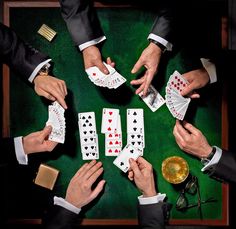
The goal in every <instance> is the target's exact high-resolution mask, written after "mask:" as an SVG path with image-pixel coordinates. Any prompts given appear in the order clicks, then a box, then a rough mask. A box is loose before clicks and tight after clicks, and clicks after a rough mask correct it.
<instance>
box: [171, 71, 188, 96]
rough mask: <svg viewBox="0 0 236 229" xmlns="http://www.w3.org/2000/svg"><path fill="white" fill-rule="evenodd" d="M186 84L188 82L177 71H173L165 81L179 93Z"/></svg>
mask: <svg viewBox="0 0 236 229" xmlns="http://www.w3.org/2000/svg"><path fill="white" fill-rule="evenodd" d="M188 84H189V82H188V81H187V80H186V79H184V77H182V75H181V74H180V73H179V72H178V71H174V73H173V74H172V75H171V76H170V78H169V80H168V83H167V85H168V87H170V88H174V89H175V90H177V91H178V92H179V93H180V92H182V90H183V88H184V87H186V86H187V85H188Z"/></svg>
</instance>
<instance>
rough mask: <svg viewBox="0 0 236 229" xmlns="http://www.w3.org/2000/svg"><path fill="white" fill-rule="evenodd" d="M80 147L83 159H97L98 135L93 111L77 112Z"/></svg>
mask: <svg viewBox="0 0 236 229" xmlns="http://www.w3.org/2000/svg"><path fill="white" fill-rule="evenodd" d="M78 120H79V121H78V125H79V133H80V147H81V153H82V158H83V160H93V159H99V147H98V135H97V129H96V119H95V113H94V112H82V113H79V114H78Z"/></svg>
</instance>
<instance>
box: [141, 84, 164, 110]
mask: <svg viewBox="0 0 236 229" xmlns="http://www.w3.org/2000/svg"><path fill="white" fill-rule="evenodd" d="M139 96H140V97H141V98H142V100H143V101H144V102H145V103H146V104H147V106H148V107H149V108H150V109H151V110H152V111H153V112H155V111H156V110H157V109H159V108H160V107H161V106H162V105H163V104H165V100H164V99H163V97H162V96H161V94H160V93H159V92H158V91H157V90H156V89H155V88H154V87H153V86H152V85H150V87H149V88H148V92H147V95H146V96H145V97H144V96H143V91H142V92H140V93H139Z"/></svg>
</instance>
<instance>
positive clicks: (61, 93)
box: [48, 86, 67, 109]
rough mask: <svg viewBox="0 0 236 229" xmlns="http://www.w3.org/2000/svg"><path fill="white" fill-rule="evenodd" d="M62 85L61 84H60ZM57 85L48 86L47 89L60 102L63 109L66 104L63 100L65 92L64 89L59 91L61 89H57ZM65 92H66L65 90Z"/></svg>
mask: <svg viewBox="0 0 236 229" xmlns="http://www.w3.org/2000/svg"><path fill="white" fill-rule="evenodd" d="M62 87H63V86H62ZM58 88H59V87H55V86H54V87H51V88H49V90H48V91H50V93H51V95H52V96H53V97H54V98H56V100H57V101H58V102H59V103H60V104H61V106H62V107H63V108H65V109H67V105H66V102H65V95H66V94H65V93H64V89H63V90H62V91H61V90H58ZM66 93H67V92H66Z"/></svg>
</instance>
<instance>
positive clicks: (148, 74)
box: [143, 70, 155, 96]
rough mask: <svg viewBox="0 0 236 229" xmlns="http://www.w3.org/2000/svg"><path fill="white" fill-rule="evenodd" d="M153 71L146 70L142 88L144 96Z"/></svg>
mask: <svg viewBox="0 0 236 229" xmlns="http://www.w3.org/2000/svg"><path fill="white" fill-rule="evenodd" d="M154 74H155V72H153V73H152V72H151V71H150V70H147V71H146V75H147V76H146V77H145V84H144V89H143V95H144V96H146V94H147V91H148V88H149V86H150V84H151V82H152V79H153V77H154Z"/></svg>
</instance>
